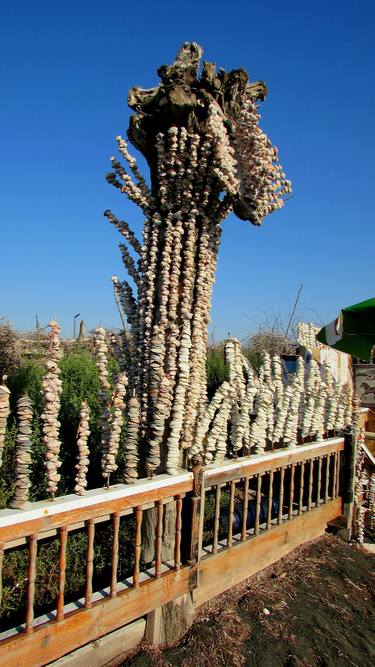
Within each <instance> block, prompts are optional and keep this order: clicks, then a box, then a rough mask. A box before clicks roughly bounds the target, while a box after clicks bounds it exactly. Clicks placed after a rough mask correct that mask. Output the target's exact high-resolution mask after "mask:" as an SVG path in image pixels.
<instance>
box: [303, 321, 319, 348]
mask: <svg viewBox="0 0 375 667" xmlns="http://www.w3.org/2000/svg"><path fill="white" fill-rule="evenodd" d="M319 331H320V327H317V326H316V325H315V324H313V323H312V322H297V341H298V343H299V344H300V345H302V346H303V347H306V349H307V350H313V349H314V348H318V349H321V348H323V347H324V345H322V343H319V341H318V340H317V339H316V336H317V334H318V333H319Z"/></svg>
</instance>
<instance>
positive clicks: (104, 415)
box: [94, 327, 111, 481]
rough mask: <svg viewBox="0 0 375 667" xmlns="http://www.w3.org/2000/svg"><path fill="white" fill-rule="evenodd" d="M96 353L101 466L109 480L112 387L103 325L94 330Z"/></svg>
mask: <svg viewBox="0 0 375 667" xmlns="http://www.w3.org/2000/svg"><path fill="white" fill-rule="evenodd" d="M94 355H95V363H96V365H97V368H98V371H99V382H100V390H99V403H100V422H101V448H102V452H101V454H102V456H101V466H102V474H103V477H104V479H105V480H106V481H107V479H108V475H107V472H106V461H107V455H108V443H109V438H110V429H111V410H110V395H109V394H110V389H111V385H110V384H109V380H108V345H107V339H106V332H105V329H104V328H103V327H97V328H96V329H95V331H94Z"/></svg>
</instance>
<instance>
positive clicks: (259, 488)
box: [254, 473, 262, 535]
mask: <svg viewBox="0 0 375 667" xmlns="http://www.w3.org/2000/svg"><path fill="white" fill-rule="evenodd" d="M261 493H262V473H260V474H258V475H257V496H256V503H255V526H254V535H258V533H259V515H260V498H261Z"/></svg>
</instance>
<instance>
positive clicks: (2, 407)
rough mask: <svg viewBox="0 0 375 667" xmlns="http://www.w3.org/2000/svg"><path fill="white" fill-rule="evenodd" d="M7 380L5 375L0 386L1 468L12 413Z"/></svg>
mask: <svg viewBox="0 0 375 667" xmlns="http://www.w3.org/2000/svg"><path fill="white" fill-rule="evenodd" d="M6 380H7V376H6V375H3V377H2V379H1V384H0V467H1V465H2V463H3V449H4V440H5V431H6V428H7V421H8V417H9V413H10V406H9V396H10V390H9V389H8V387H7V386H6V384H5V382H6Z"/></svg>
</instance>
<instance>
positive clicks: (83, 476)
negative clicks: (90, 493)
mask: <svg viewBox="0 0 375 667" xmlns="http://www.w3.org/2000/svg"><path fill="white" fill-rule="evenodd" d="M89 421H90V407H89V404H88V402H87V401H82V405H81V410H80V412H79V423H78V429H77V448H78V454H77V463H76V478H75V481H76V485H75V487H74V493H77V494H78V495H79V496H83V495H84V494H85V493H86V487H87V471H88V469H89V463H90V460H89V455H90V450H89V447H88V438H89V435H90V424H89Z"/></svg>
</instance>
